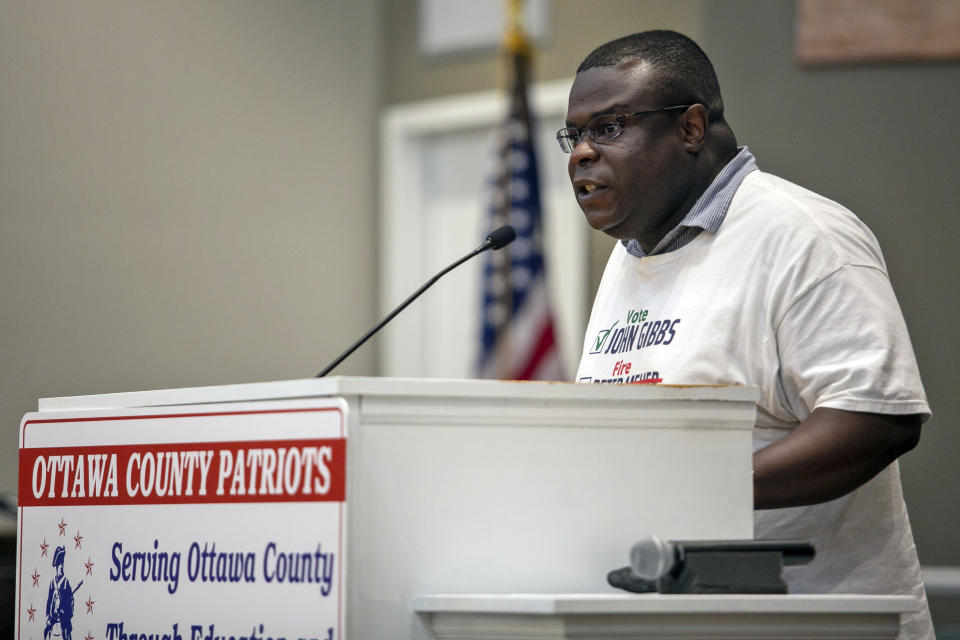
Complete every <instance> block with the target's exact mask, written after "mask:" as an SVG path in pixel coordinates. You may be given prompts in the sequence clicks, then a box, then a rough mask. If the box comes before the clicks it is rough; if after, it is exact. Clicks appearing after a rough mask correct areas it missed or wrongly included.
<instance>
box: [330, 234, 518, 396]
mask: <svg viewBox="0 0 960 640" xmlns="http://www.w3.org/2000/svg"><path fill="white" fill-rule="evenodd" d="M516 237H517V232H516V231H515V230H514V228H513V227H511V226H510V225H504V226H502V227H499V228H498V229H494V230H493V231H492V232H491V233H490V235H488V236H487V239H486V241H485V242H484V243H483V244H481V245H480V246H479V247H477V248H476V249H474V250H473V251H471V252H470V253H468V254H467V255H465V256H463V257H462V258H460V259H459V260H457V261H456V262H454V263H453V264H451V265H449V266H448V267H446V268H445V269H443V270H442V271H440V273H438V274H437V275H435V276H433V277H432V278H430V279H429V280H427V282H426V283H424V284H423V286H421V287H420V288H419V289H417V290H416V291H414V292H413V294H411V295H410V297H409V298H407V299H406V300H404V301H403V302H401V303H400V304H399V305H397V307H396V308H395V309H394V310H393V311H391V312H390V313H388V314H387V316H386V317H385V318H384V319H383V320H381V321H380V322H378V323H377V324H376V326H374V327H373V328H372V329H370V330H369V331H367V332H366V333H365V334H363V336H361V337H360V339H359V340H357V341H356V342H354V343H353V344H352V345H350V346H349V347H348V348H347V350H346V351H344V352H343V353H341V354H340V355H339V356H337V357H336V358H335V359H334V360H333V362H331V363H330V364H328V365H327V366H326V367H324V369H323V371H321V372H320V373H318V374H317V375H316V376H314V377H316V378H323V377H324V376H326V375H327V374H328V373H330V372H331V371H333V370H334V369H335V368H336V366H337V365H339V364H340V363H341V362H343V361H344V360H346V359H347V357H348V356H349V355H350V354H351V353H353V352H354V351H356V350H357V349H359V348H360V347H361V346H362V345H363V343H364V342H366V341H367V340H369V339H370V338H372V337H373V335H374V334H375V333H376V332H377V331H380V329H382V328H383V326H384V325H385V324H387V323H388V322H390V321H391V320H393V318H394V317H395V316H396V315H397V314H398V313H400V312H401V311H403V310H404V309H406V308H407V305H409V304H410V303H411V302H413V301H414V300H416V299H417V298H418V297H420V294H421V293H423V292H424V291H426V290H427V289H429V288H430V287H432V286H433V285H434V283H435V282H436V281H437V280H439V279H440V278H442V277H443V276H445V275H446V274H447V273H448V272H450V271H453V270H454V269H456V268H457V267H459V266H460V265H461V264H463V263H464V262H466V261H467V260H469V259H470V258H473V257H475V256H478V255H480V254H481V253H483V252H484V251H487V250H489V249H493V250H494V251H496V250H498V249H502V248H504V247H505V246H507V245H508V244H510V243H511V242H513V241H514V239H516Z"/></svg>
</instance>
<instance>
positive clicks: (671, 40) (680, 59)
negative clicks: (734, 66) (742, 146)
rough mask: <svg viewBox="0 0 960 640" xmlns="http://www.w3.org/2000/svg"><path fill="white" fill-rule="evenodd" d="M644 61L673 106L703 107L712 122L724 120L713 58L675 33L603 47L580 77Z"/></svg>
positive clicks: (648, 34)
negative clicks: (711, 60)
mask: <svg viewBox="0 0 960 640" xmlns="http://www.w3.org/2000/svg"><path fill="white" fill-rule="evenodd" d="M630 60H642V61H644V62H646V63H649V64H650V65H651V66H652V67H653V68H654V69H655V70H656V75H657V78H658V85H659V87H658V88H659V89H660V90H661V93H662V94H663V95H662V97H663V98H664V99H665V100H668V101H670V102H672V103H673V104H685V103H691V102H692V103H697V102H699V103H700V104H702V105H704V106H705V107H706V108H707V112H708V113H709V114H710V115H709V118H710V121H711V122H717V121H722V120H723V98H721V97H720V83H719V82H718V81H717V74H716V72H715V71H714V70H713V65H712V64H711V63H710V58H708V57H707V54H706V53H704V52H703V49H701V48H700V47H699V46H697V43H696V42H694V41H693V40H691V39H690V38H688V37H687V36H685V35H683V34H682V33H677V32H676V31H667V30H655V31H642V32H640V33H634V34H632V35H629V36H624V37H622V38H617V39H616V40H611V41H610V42H608V43H606V44H602V45H600V46H599V47H597V48H596V49H594V50H593V51H591V52H590V54H589V55H588V56H587V57H586V58H584V59H583V62H581V63H580V66H579V67H578V68H577V73H580V72H581V71H586V70H587V69H592V68H594V67H614V66H617V65H619V64H621V63H623V62H627V61H630Z"/></svg>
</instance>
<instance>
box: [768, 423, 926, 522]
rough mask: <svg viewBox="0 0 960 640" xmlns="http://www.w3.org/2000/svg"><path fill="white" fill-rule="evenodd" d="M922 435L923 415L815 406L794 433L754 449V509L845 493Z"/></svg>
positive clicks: (873, 474)
mask: <svg viewBox="0 0 960 640" xmlns="http://www.w3.org/2000/svg"><path fill="white" fill-rule="evenodd" d="M919 440H920V416H919V415H916V414H915V415H905V416H897V415H887V414H878V413H860V412H854V411H842V410H840V409H827V408H824V407H820V408H817V409H814V411H813V413H811V414H810V415H809V416H807V419H806V420H804V421H803V422H801V423H800V425H799V426H797V427H796V428H795V429H794V430H793V432H792V433H790V435H788V436H786V437H784V438H783V439H781V440H778V441H777V442H775V443H773V444H771V445H770V446H768V447H765V448H763V449H761V450H759V451H757V452H756V453H754V454H753V504H754V509H775V508H779V507H797V506H801V505H806V504H816V503H818V502H826V501H828V500H833V499H834V498H839V497H840V496H842V495H845V494H847V493H849V492H851V491H853V490H854V489H856V488H857V487H859V486H860V485H862V484H863V483H865V482H866V481H867V480H869V479H870V478H872V477H873V476H875V475H877V474H878V473H879V472H880V471H882V470H883V469H884V468H885V467H886V466H887V465H889V464H890V463H891V462H893V461H894V460H896V459H897V458H898V457H900V456H901V455H903V454H904V453H906V452H907V451H910V450H911V449H913V448H914V447H915V446H916V445H917V442H918V441H919Z"/></svg>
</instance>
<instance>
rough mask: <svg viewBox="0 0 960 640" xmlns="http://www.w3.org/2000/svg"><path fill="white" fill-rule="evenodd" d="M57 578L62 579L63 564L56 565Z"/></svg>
mask: <svg viewBox="0 0 960 640" xmlns="http://www.w3.org/2000/svg"><path fill="white" fill-rule="evenodd" d="M57 577H58V578H62V577H63V564H58V565H57Z"/></svg>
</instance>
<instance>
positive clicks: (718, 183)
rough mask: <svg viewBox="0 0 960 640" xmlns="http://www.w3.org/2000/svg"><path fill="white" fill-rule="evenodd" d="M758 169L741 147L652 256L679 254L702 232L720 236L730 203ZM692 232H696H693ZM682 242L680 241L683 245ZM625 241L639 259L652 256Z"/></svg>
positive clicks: (749, 155)
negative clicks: (744, 182) (718, 233)
mask: <svg viewBox="0 0 960 640" xmlns="http://www.w3.org/2000/svg"><path fill="white" fill-rule="evenodd" d="M757 169H758V167H757V160H756V158H754V157H753V154H752V153H750V150H749V149H747V147H740V150H739V151H738V152H737V155H735V156H734V157H733V158H732V159H731V160H730V162H728V163H727V164H726V165H725V166H724V167H723V169H721V170H720V173H718V174H717V176H716V177H715V178H714V179H713V182H711V183H710V186H709V187H707V190H706V191H704V192H703V194H701V196H700V197H699V198H697V201H696V202H695V203H694V204H693V207H692V208H691V209H690V211H689V212H687V215H685V216H684V217H683V220H681V221H680V224H678V225H677V226H676V227H674V228H673V229H672V230H671V231H670V232H669V233H668V234H667V235H666V236H664V238H663V239H662V240H661V241H660V242H659V243H657V246H656V247H654V249H653V251H651V252H650V254H649V255H656V254H658V253H667V252H668V251H675V250H676V249H679V248H680V247H682V246H684V245H685V244H686V243H687V242H689V241H690V240H693V238H694V237H696V235H697V234H699V233H700V231H701V230H703V231H707V232H708V233H711V234H713V233H716V232H717V230H718V229H719V228H720V224H721V223H722V222H723V219H724V217H726V215H727V209H729V208H730V202H731V201H732V200H733V196H734V194H735V193H736V192H737V189H738V188H739V187H740V183H741V182H743V179H744V178H746V177H747V175H748V174H750V173H751V172H753V171H756V170H757ZM691 230H692V231H693V233H689V231H691ZM681 235H683V236H684V237H686V236H689V237H687V239H686V241H685V242H684V241H683V238H681V237H679V236H681ZM678 240H680V242H679V244H678V242H677V241H678ZM621 242H622V243H623V245H624V246H625V247H626V248H627V251H628V252H629V253H630V254H631V255H634V256H636V257H638V258H643V257H646V256H647V255H648V254H647V253H646V252H645V251H644V250H643V248H642V247H641V246H640V243H639V242H637V241H636V240H621Z"/></svg>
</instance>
